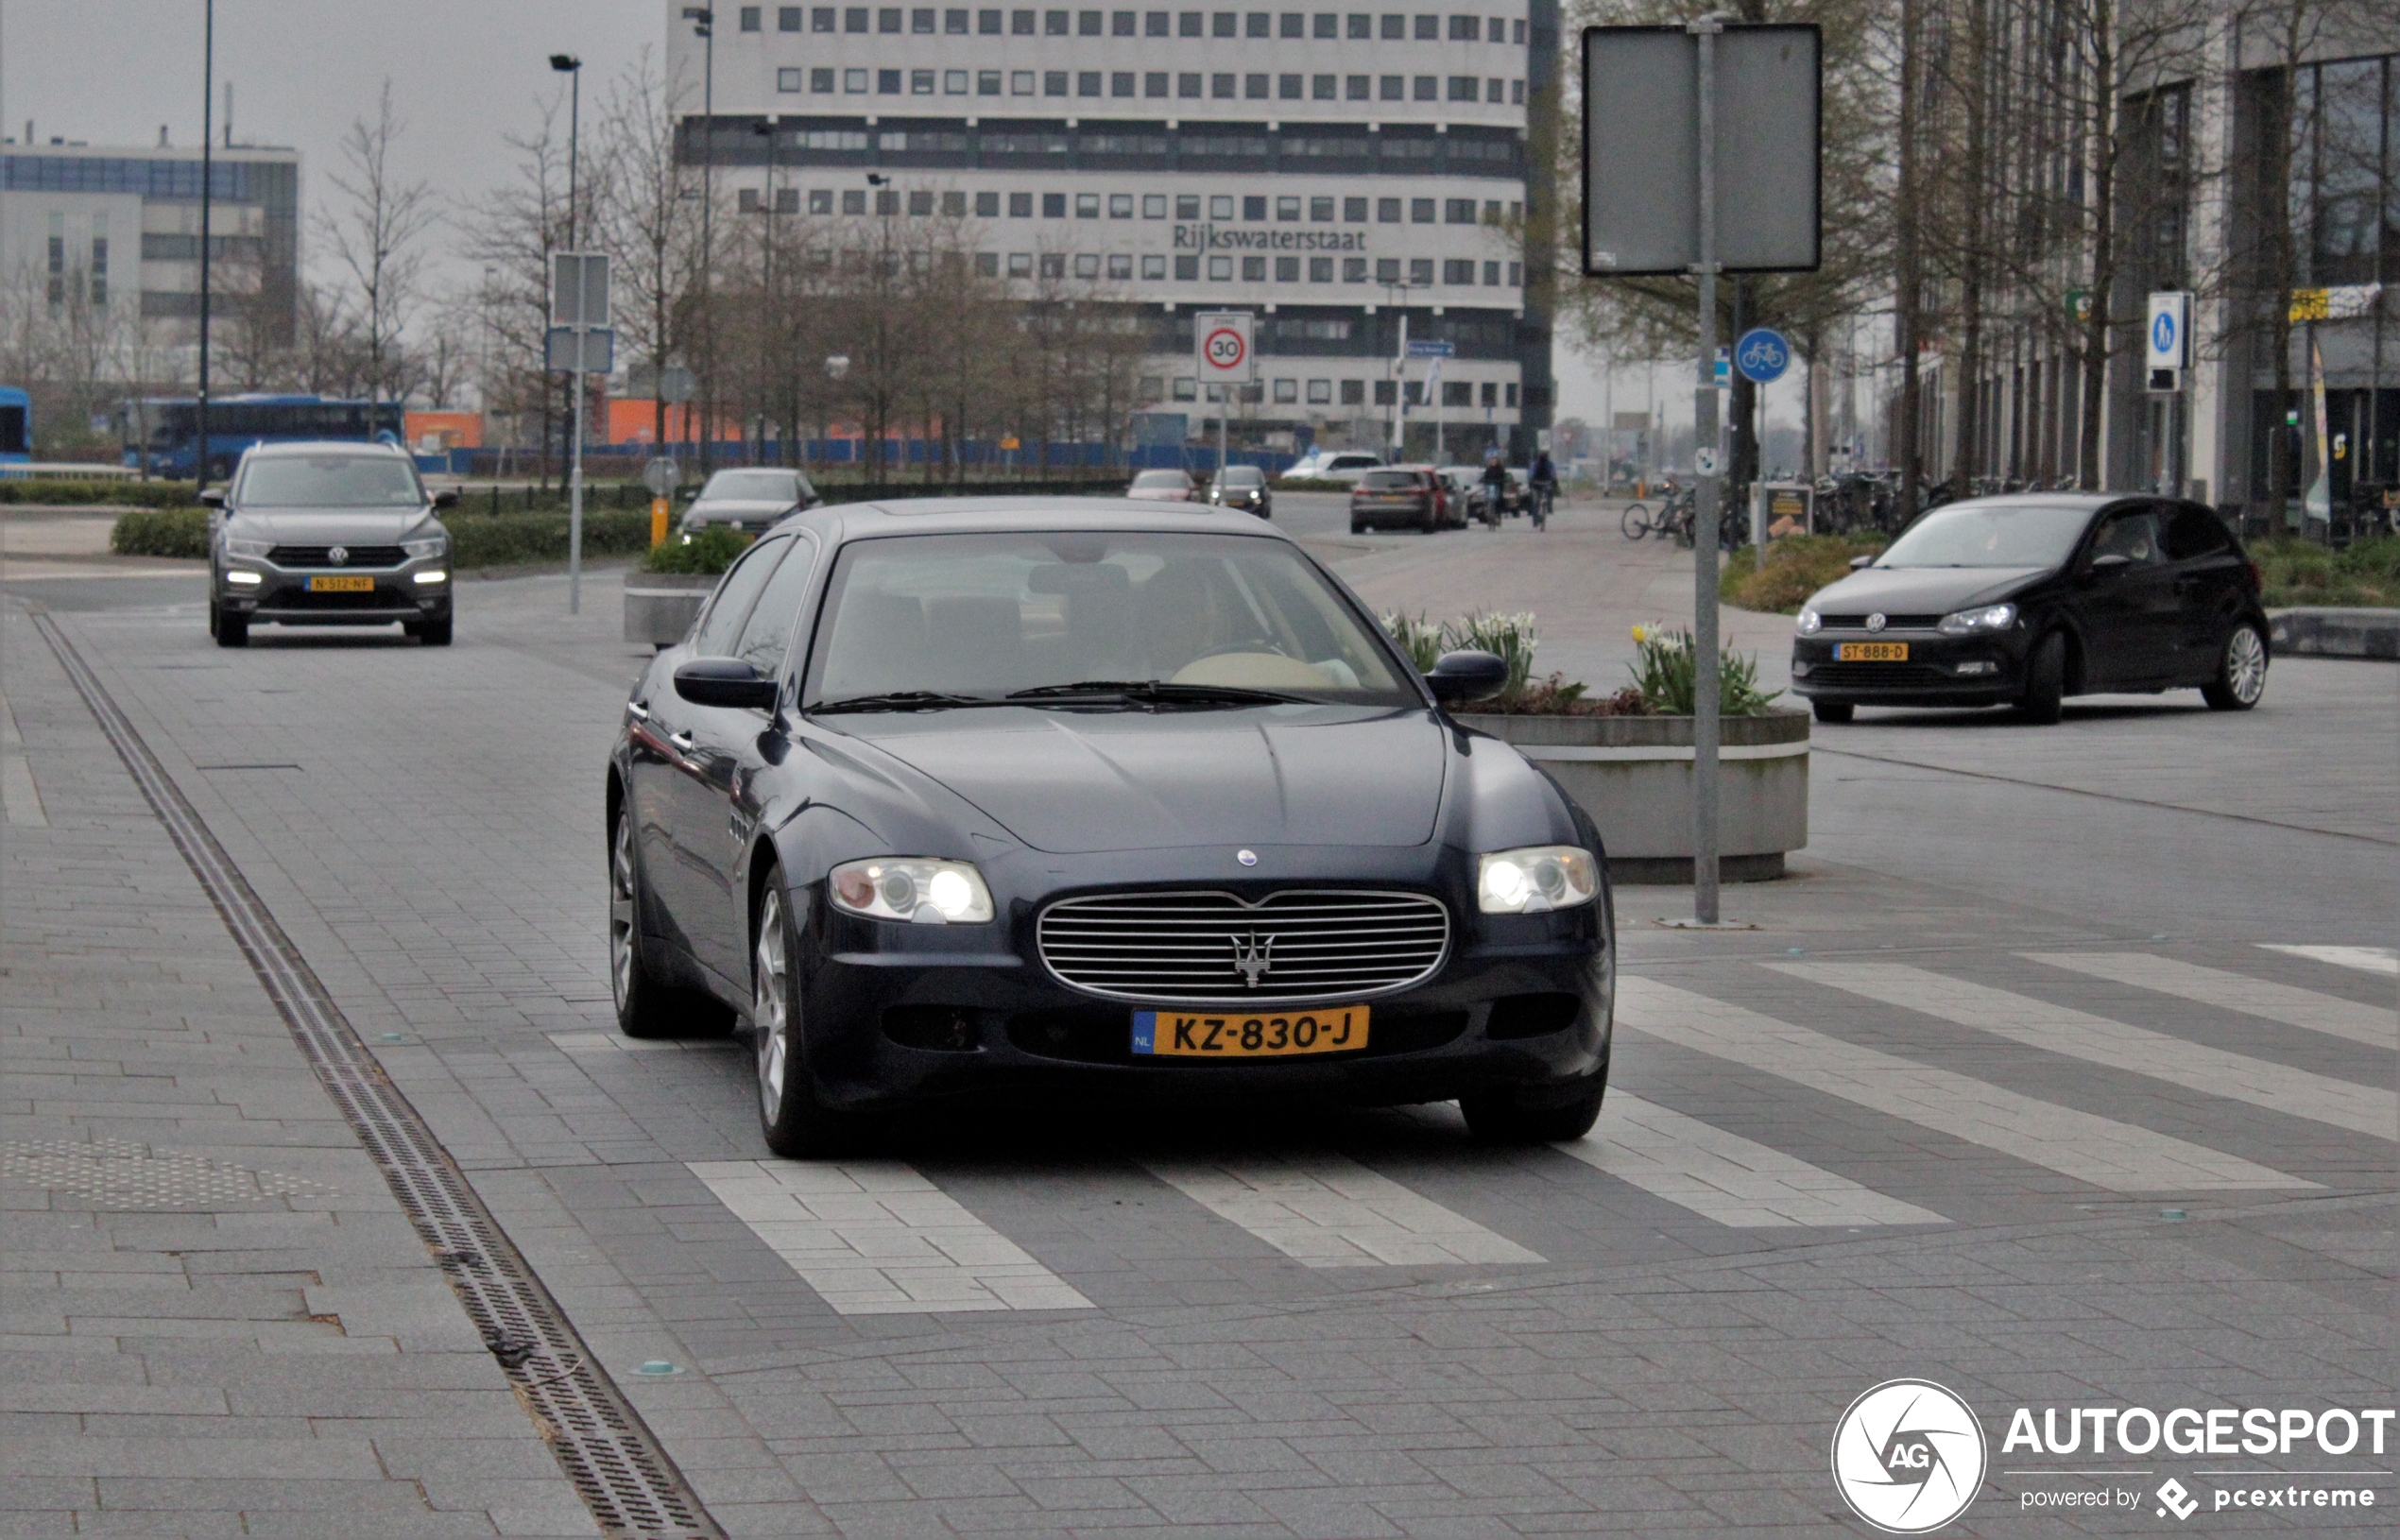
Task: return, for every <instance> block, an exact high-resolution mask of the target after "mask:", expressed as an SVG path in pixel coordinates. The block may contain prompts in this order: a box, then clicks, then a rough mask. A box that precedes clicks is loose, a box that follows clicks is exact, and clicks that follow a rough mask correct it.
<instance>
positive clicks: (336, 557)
mask: <svg viewBox="0 0 2400 1540" xmlns="http://www.w3.org/2000/svg"><path fill="white" fill-rule="evenodd" d="M325 559H326V560H327V561H330V562H332V563H333V564H334V566H336V567H338V566H340V565H341V564H342V563H344V562H346V561H348V560H349V559H350V547H349V546H347V545H337V546H334V548H333V549H332V550H330V551H328V552H326V553H325ZM1877 619H1881V617H1880V616H1878V617H1877Z"/></svg>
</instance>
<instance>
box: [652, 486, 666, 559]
mask: <svg viewBox="0 0 2400 1540" xmlns="http://www.w3.org/2000/svg"><path fill="white" fill-rule="evenodd" d="M666 543H667V500H666V499H665V498H663V497H654V498H652V499H651V500H650V546H651V549H653V550H656V549H657V548H658V547H660V546H661V545H664V544H666Z"/></svg>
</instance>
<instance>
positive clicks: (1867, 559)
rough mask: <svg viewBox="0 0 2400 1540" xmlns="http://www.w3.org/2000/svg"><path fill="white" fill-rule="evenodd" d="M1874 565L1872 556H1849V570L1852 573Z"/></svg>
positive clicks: (1860, 571)
mask: <svg viewBox="0 0 2400 1540" xmlns="http://www.w3.org/2000/svg"><path fill="white" fill-rule="evenodd" d="M1874 565H1875V558H1874V557H1873V556H1852V557H1851V558H1850V570H1851V571H1852V572H1854V573H1862V572H1864V571H1866V570H1867V569H1868V568H1869V567H1872V566H1874Z"/></svg>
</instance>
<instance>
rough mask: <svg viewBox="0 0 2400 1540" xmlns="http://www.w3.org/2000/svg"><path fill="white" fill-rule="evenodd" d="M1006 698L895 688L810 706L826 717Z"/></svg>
mask: <svg viewBox="0 0 2400 1540" xmlns="http://www.w3.org/2000/svg"><path fill="white" fill-rule="evenodd" d="M1007 704H1008V703H1007V702H1006V701H1004V700H994V699H993V698H992V697H991V696H989V695H950V694H944V693H942V692H941V691H938V690H895V691H892V692H890V693H887V694H882V695H849V696H845V697H844V698H842V699H840V700H827V701H819V702H818V703H817V704H815V705H814V706H811V707H808V708H807V709H806V712H807V714H808V715H811V716H827V715H831V713H833V712H835V711H943V710H950V709H951V708H952V707H956V706H1005V705H1007Z"/></svg>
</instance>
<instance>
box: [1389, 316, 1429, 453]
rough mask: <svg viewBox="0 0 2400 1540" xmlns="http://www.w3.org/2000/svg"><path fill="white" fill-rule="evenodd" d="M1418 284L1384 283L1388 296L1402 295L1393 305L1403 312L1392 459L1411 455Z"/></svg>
mask: <svg viewBox="0 0 2400 1540" xmlns="http://www.w3.org/2000/svg"><path fill="white" fill-rule="evenodd" d="M1414 287H1415V285H1414V284H1412V283H1399V282H1393V283H1386V284H1384V285H1383V292H1384V294H1385V295H1386V296H1387V297H1388V296H1391V295H1397V296H1399V298H1398V299H1394V300H1393V301H1392V308H1393V309H1395V310H1397V311H1398V312H1399V313H1400V341H1399V348H1398V351H1396V352H1394V353H1393V354H1392V458H1393V459H1395V460H1404V459H1406V458H1408V291H1409V290H1410V289H1412V288H1414ZM1436 420H1437V421H1438V420H1439V419H1438V418H1437V419H1436Z"/></svg>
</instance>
